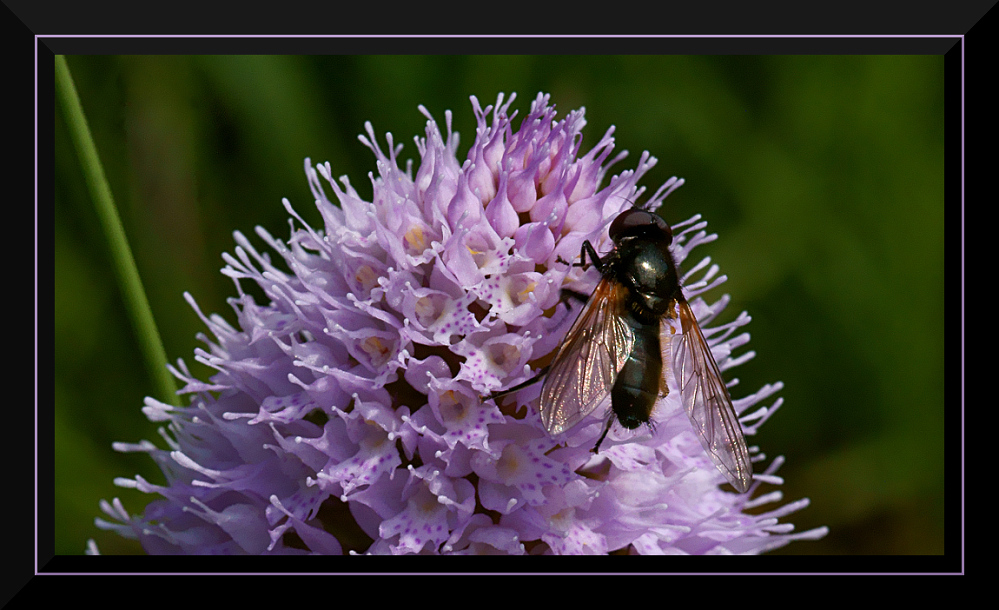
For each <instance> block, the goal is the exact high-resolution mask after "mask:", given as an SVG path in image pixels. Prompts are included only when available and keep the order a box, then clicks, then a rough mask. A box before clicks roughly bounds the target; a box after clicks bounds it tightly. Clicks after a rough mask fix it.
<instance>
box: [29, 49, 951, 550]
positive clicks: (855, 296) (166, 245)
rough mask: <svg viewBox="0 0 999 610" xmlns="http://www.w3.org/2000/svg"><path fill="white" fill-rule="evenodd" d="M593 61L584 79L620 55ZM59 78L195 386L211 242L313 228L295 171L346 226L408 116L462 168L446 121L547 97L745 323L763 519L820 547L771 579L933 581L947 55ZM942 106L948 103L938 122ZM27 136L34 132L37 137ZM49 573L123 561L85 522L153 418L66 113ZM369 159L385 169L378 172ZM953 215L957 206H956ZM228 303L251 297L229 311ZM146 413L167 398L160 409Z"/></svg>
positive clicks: (436, 62)
mask: <svg viewBox="0 0 999 610" xmlns="http://www.w3.org/2000/svg"><path fill="white" fill-rule="evenodd" d="M613 47H614V45H612V44H608V45H607V48H606V49H605V50H604V52H616V51H615V49H614V48H613ZM68 63H69V67H70V69H71V71H72V74H73V77H74V78H75V80H76V85H77V88H78V90H79V93H80V97H81V100H82V103H83V107H84V111H85V112H86V114H87V118H88V119H89V121H90V126H91V129H92V130H93V132H94V137H95V138H96V144H97V149H98V152H99V153H100V154H101V157H102V160H103V162H104V167H105V171H106V172H107V175H108V179H109V181H110V184H111V189H112V191H113V193H114V195H115V198H116V202H117V204H118V206H119V211H120V213H121V216H122V220H123V222H124V225H125V229H126V232H127V233H128V236H129V239H130V241H131V245H132V248H133V251H134V254H135V257H136V260H137V263H138V267H139V271H140V273H141V274H142V277H143V280H144V282H145V287H146V290H147V293H148V296H149V299H150V302H151V305H152V309H153V313H154V315H155V317H156V320H157V323H158V324H159V328H160V332H161V334H162V336H163V340H164V343H165V347H166V351H167V354H168V357H169V358H170V359H171V360H176V359H177V358H183V359H184V360H185V361H186V362H187V364H188V365H189V366H190V367H191V368H192V370H193V371H194V372H195V373H196V374H197V375H198V376H199V377H201V378H202V379H205V378H207V377H208V376H209V375H210V374H211V371H209V370H208V369H207V368H206V367H203V366H201V365H199V364H198V363H196V362H194V360H193V357H192V354H193V350H194V348H195V347H197V346H203V345H202V344H201V343H200V342H199V341H198V340H197V338H196V334H197V333H200V332H205V328H204V325H203V324H202V323H201V321H200V320H199V319H198V317H197V316H196V315H195V313H194V312H193V311H192V310H191V309H190V308H189V307H188V306H187V303H186V302H185V301H184V300H183V298H182V296H181V294H182V292H183V291H185V290H186V291H189V292H191V294H192V295H193V296H194V297H195V299H196V300H197V301H198V303H199V306H200V307H201V309H202V311H204V312H205V313H206V314H208V313H212V312H217V313H220V314H221V315H222V316H223V317H225V318H226V319H227V320H229V321H230V323H232V322H234V320H235V317H234V315H233V314H232V311H231V309H230V308H229V306H228V305H227V304H226V298H228V297H231V296H234V295H235V294H236V291H235V288H234V286H233V284H232V282H231V281H230V280H229V279H228V278H226V277H224V276H222V275H221V274H220V273H219V269H220V268H221V267H222V266H223V265H224V263H223V262H222V259H221V256H220V255H221V253H222V252H225V251H228V252H232V251H233V248H234V241H233V239H232V232H233V231H234V230H239V231H242V232H243V233H244V234H247V235H248V236H251V241H253V242H254V243H255V244H256V245H257V246H258V248H260V249H261V250H262V251H265V250H266V245H265V244H263V242H262V241H261V240H259V238H257V237H256V236H255V235H254V234H253V231H254V227H255V226H257V225H260V226H262V227H265V228H266V229H267V230H268V231H269V232H270V233H272V234H273V235H275V236H276V237H279V238H286V237H287V236H288V234H289V228H288V222H287V213H286V212H285V210H284V208H283V206H282V205H281V198H282V197H287V198H288V199H289V200H290V201H291V202H292V205H293V206H294V207H295V209H296V210H297V211H298V212H299V213H300V214H301V215H302V216H303V217H304V218H305V219H306V220H307V221H309V222H310V223H312V224H313V226H321V225H320V222H319V215H318V213H317V212H316V210H315V208H314V206H313V203H312V199H313V198H312V195H311V193H310V191H309V189H308V185H307V182H306V180H305V175H304V173H303V159H304V158H305V157H311V159H312V161H313V162H314V163H318V162H324V161H327V160H328V161H330V163H331V165H332V168H333V172H334V174H335V175H343V174H346V175H348V176H349V177H350V180H351V183H352V184H353V185H354V186H355V188H357V189H358V190H359V191H360V193H361V194H362V196H364V197H365V198H367V197H369V196H370V194H371V185H370V181H369V180H368V178H367V174H368V173H369V172H373V171H375V164H374V157H373V155H372V154H371V153H370V152H369V151H368V150H367V149H366V148H365V147H364V146H363V145H362V144H361V143H360V142H358V141H357V138H356V135H357V134H359V133H362V132H363V124H364V121H366V120H370V121H371V122H372V123H373V124H374V128H375V131H376V133H377V134H378V136H379V139H380V141H381V142H382V144H383V146H384V133H385V132H386V131H391V132H392V134H393V135H394V136H395V139H396V141H397V142H402V143H403V144H404V145H405V149H404V150H403V153H402V155H401V158H402V159H407V158H412V159H414V163H418V159H419V156H418V153H417V151H416V148H415V145H414V144H413V140H412V138H413V136H415V135H421V136H422V135H423V130H424V126H425V122H426V119H425V118H424V117H423V115H422V114H420V113H419V112H418V111H417V108H416V107H417V105H418V104H423V105H424V106H426V107H427V109H428V110H429V111H430V112H431V113H432V114H433V116H434V117H435V118H436V119H437V121H438V123H439V124H440V125H441V127H442V129H443V128H444V112H445V110H448V109H450V110H452V111H453V113H454V119H453V125H454V129H455V130H456V131H458V132H459V133H460V134H461V137H462V139H461V142H462V145H461V146H460V148H459V153H460V154H459V156H460V157H461V158H464V154H465V153H466V152H467V150H468V147H469V146H470V144H471V143H472V142H473V141H474V137H475V131H474V126H475V123H474V119H473V114H472V111H471V106H470V104H469V102H468V96H469V95H470V94H474V95H476V96H477V97H478V98H479V100H480V102H481V103H482V104H483V105H486V104H493V103H495V99H496V94H497V93H498V92H500V91H503V92H507V93H510V92H517V94H518V98H517V101H515V102H514V104H513V106H512V108H514V109H518V110H519V114H518V120H517V121H516V122H515V124H516V125H519V119H520V118H523V117H524V116H525V115H526V114H527V112H528V109H529V106H530V101H531V100H532V99H533V98H534V96H535V95H536V94H537V93H538V91H544V92H548V93H551V94H552V101H553V102H554V103H555V104H556V105H557V108H558V109H559V111H560V112H559V117H562V116H564V114H565V113H566V112H567V111H569V110H572V109H575V108H578V107H579V106H585V107H586V117H587V120H588V126H587V127H586V129H585V130H584V139H583V150H584V151H585V150H589V148H590V147H592V146H593V145H594V144H595V143H596V142H597V141H598V140H599V138H600V137H601V135H602V134H603V133H604V131H605V130H606V129H607V127H608V126H610V125H616V127H617V130H616V132H615V137H616V139H617V145H616V148H615V151H620V150H622V149H627V150H629V151H630V152H631V154H630V155H629V157H628V158H627V159H625V160H624V161H622V162H620V163H619V164H617V165H616V166H615V167H614V169H613V173H619V172H620V171H622V170H625V169H632V168H634V166H635V163H636V162H637V159H638V157H639V155H640V154H641V152H642V151H643V150H649V151H650V152H651V153H652V154H653V155H654V156H656V157H657V158H658V159H659V164H658V165H657V166H656V168H655V169H654V170H653V171H652V172H650V173H649V174H647V175H646V177H645V178H644V179H643V184H644V185H646V186H647V187H648V189H649V192H650V193H651V192H653V191H655V189H656V188H657V187H658V186H659V185H660V184H661V183H662V182H664V181H665V180H666V179H668V178H669V177H670V176H672V175H677V176H681V177H683V178H685V179H686V184H685V186H683V187H682V188H681V189H679V190H678V191H677V192H675V193H674V194H673V195H671V196H670V197H669V198H668V199H667V205H666V206H665V207H664V209H663V211H662V214H663V215H664V216H665V217H666V218H667V219H668V220H669V221H671V222H674V223H675V222H677V221H679V220H683V219H686V218H688V217H690V216H691V215H693V214H695V213H701V214H703V215H704V218H705V219H706V220H707V221H708V222H709V229H710V230H712V231H714V232H717V233H718V234H719V239H718V241H716V242H714V243H712V244H710V245H707V246H701V247H699V248H698V249H697V250H695V259H698V260H699V258H700V257H703V256H711V257H712V259H713V261H714V262H716V263H718V264H719V265H720V266H721V269H722V272H723V273H725V274H727V275H728V276H729V281H728V282H727V283H726V284H725V285H724V286H723V287H722V288H721V289H717V290H716V291H715V292H714V293H712V294H711V295H710V296H711V297H713V298H717V297H718V296H720V294H721V293H722V292H727V293H729V294H731V295H732V299H733V300H732V303H731V304H730V305H729V307H728V308H727V309H726V311H725V312H724V314H723V317H722V319H721V321H723V322H724V321H728V320H731V319H733V318H734V317H735V316H736V315H737V314H738V313H739V312H740V311H742V310H747V311H748V312H749V313H750V315H752V316H753V322H752V323H751V324H750V325H749V326H748V327H747V329H748V331H749V332H750V333H751V335H752V341H751V342H750V344H749V346H748V348H749V349H752V350H755V351H756V352H757V357H756V358H755V359H753V360H751V361H750V362H748V363H746V364H744V365H741V366H739V367H738V368H737V369H735V370H734V374H736V375H737V376H738V377H739V378H740V380H741V383H740V385H739V386H738V388H736V390H735V391H734V394H735V395H736V396H741V395H744V394H746V393H749V392H751V391H755V390H756V389H757V388H758V387H759V386H761V385H762V384H765V383H769V382H774V381H778V380H780V381H783V382H784V384H785V389H784V390H783V391H782V392H781V394H780V395H781V396H783V398H784V400H785V404H784V406H783V407H781V409H780V410H779V411H778V412H777V414H776V415H775V416H774V417H773V418H772V419H771V420H770V421H769V422H767V423H766V425H764V427H763V428H762V430H761V432H760V434H759V435H758V436H757V437H755V438H750V439H749V441H750V444H758V445H760V447H761V448H762V450H763V451H764V452H765V453H766V454H767V455H768V457H769V458H771V459H772V458H773V457H776V456H777V455H784V456H786V457H787V463H786V464H785V465H784V467H783V468H782V469H781V470H780V471H779V472H778V474H779V475H782V476H784V477H785V479H786V482H785V484H784V485H783V486H782V487H781V489H782V490H783V492H784V494H785V500H786V501H794V500H797V499H799V498H801V497H808V498H811V500H812V505H811V506H810V507H808V508H807V509H805V510H803V511H800V512H798V513H795V514H793V515H791V516H789V517H787V518H786V519H785V521H789V522H792V523H794V524H795V525H796V526H797V529H798V530H804V529H809V528H812V527H817V526H821V525H826V526H828V527H829V528H830V533H829V535H828V536H827V537H826V538H824V539H823V540H821V541H817V542H799V543H794V544H792V545H791V546H789V547H786V548H785V549H782V550H780V551H778V553H803V554H942V553H943V544H944V542H943V540H944V538H943V522H944V508H943V507H944V501H943V495H944V491H943V490H944V451H943V446H944V442H943V438H944V382H943V371H944V332H943V327H944V324H945V319H944V209H945V208H944V92H945V87H944V63H945V60H944V57H943V56H942V55H933V54H930V55H798V56H782V55H682V56H669V55H616V56H610V55H582V56H580V55H516V56H514V55H490V56H485V55H478V56H470V55H434V56H418V55H415V56H414V55H408V56H402V55H399V56H393V55H377V56H375V55H335V56H299V55H280V56H273V55H239V56H226V55H204V56H190V55H134V56H120V55H73V56H70V57H68ZM948 100H950V98H948ZM45 119H46V117H44V116H42V117H40V118H39V121H43V120H45ZM52 119H53V120H54V121H55V146H56V148H55V160H54V168H55V176H56V182H55V191H54V192H55V213H54V220H55V227H54V238H55V239H54V247H55V284H54V286H55V316H54V320H53V322H54V328H55V350H54V365H55V368H54V372H55V384H54V399H55V408H56V411H55V415H56V417H55V447H56V453H55V494H56V495H55V500H56V507H55V517H56V518H55V544H56V546H55V550H56V553H57V554H80V553H82V552H83V550H84V548H85V545H86V541H87V539H88V538H94V539H95V540H96V541H97V543H98V546H99V548H100V549H101V552H102V553H105V554H119V553H135V552H141V549H140V548H139V546H138V545H137V544H135V543H132V542H130V541H126V540H122V539H121V538H120V537H118V536H117V535H115V534H111V533H107V532H102V531H100V530H98V529H97V528H96V527H95V526H94V524H93V520H94V517H96V516H98V515H99V514H100V511H99V508H98V501H99V500H100V499H101V498H104V499H108V500H110V499H111V498H113V497H115V496H119V497H121V498H122V499H123V501H124V503H125V506H126V507H127V508H128V509H129V510H130V511H133V512H135V511H139V510H140V509H141V506H142V505H143V503H144V502H146V501H147V500H149V499H150V498H149V497H147V496H145V495H144V494H141V493H139V492H135V491H133V490H128V489H121V488H118V487H115V486H114V485H113V480H114V478H115V477H119V476H127V477H132V476H134V475H135V474H136V473H139V474H141V475H142V476H143V477H146V478H148V479H150V480H152V481H154V482H161V481H162V476H161V475H160V473H159V471H158V469H157V468H155V467H154V466H153V464H152V461H151V460H150V459H149V458H148V457H147V456H145V455H144V454H127V455H123V454H119V453H116V452H114V451H113V450H112V449H111V443H112V442H114V441H127V442H137V441H138V440H140V439H149V440H152V441H153V442H156V443H157V444H159V445H161V446H162V445H163V441H162V439H160V438H159V436H158V434H157V431H156V429H157V426H156V425H154V424H152V423H150V422H149V421H147V420H146V419H145V417H144V416H143V415H142V413H141V411H140V408H141V407H142V399H143V397H144V396H146V395H148V394H150V393H152V392H153V390H152V386H151V383H150V382H149V377H148V374H147V372H146V371H145V369H144V367H143V364H142V361H141V358H140V354H139V351H138V348H137V346H136V344H135V341H134V338H133V333H132V330H131V328H130V326H129V323H128V321H127V318H126V315H125V312H124V310H123V307H122V304H121V298H120V296H119V292H118V289H117V286H116V283H115V279H114V276H113V273H112V271H111V265H110V262H109V259H108V256H107V250H106V246H105V244H104V241H103V238H102V236H101V233H100V230H99V226H98V224H97V220H96V217H95V215H94V212H93V206H92V204H91V203H90V201H89V196H88V193H87V191H86V188H85V185H84V181H83V177H82V174H81V172H80V169H79V162H78V160H77V157H76V154H75V152H74V150H73V148H72V146H71V145H70V142H69V140H68V137H67V135H66V132H65V127H64V124H63V120H62V114H61V108H59V107H56V108H55V116H53V117H52ZM383 150H384V148H383ZM953 204H954V205H959V202H953ZM244 287H245V285H244ZM159 398H162V397H159Z"/></svg>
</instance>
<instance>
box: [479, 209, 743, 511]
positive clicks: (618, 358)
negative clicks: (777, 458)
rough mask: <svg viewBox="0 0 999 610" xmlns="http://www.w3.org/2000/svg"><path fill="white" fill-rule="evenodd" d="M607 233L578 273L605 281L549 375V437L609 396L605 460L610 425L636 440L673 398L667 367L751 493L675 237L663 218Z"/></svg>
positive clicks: (718, 457) (640, 216)
mask: <svg viewBox="0 0 999 610" xmlns="http://www.w3.org/2000/svg"><path fill="white" fill-rule="evenodd" d="M608 232H609V235H610V238H611V240H612V241H613V242H614V249H613V250H611V251H610V252H609V253H608V254H606V255H605V256H603V257H600V256H599V255H597V252H596V250H595V249H594V248H593V246H592V245H591V244H590V242H589V241H584V242H583V247H582V250H581V251H580V262H579V263H577V264H576V266H581V267H585V266H586V258H587V256H588V257H589V259H590V262H591V263H592V264H593V265H595V266H596V268H597V270H599V271H600V275H601V279H600V282H599V283H598V284H597V287H596V288H595V289H594V291H593V293H592V294H591V295H590V297H589V299H588V300H587V301H586V305H585V306H584V307H583V310H582V311H581V312H580V314H579V317H577V318H576V321H575V322H574V323H573V325H572V327H571V328H570V329H569V332H568V334H567V335H566V338H565V341H564V342H563V343H562V345H561V347H560V348H559V350H558V352H557V353H556V354H555V358H554V359H553V360H552V363H551V365H550V366H549V367H548V368H547V374H546V375H545V381H544V385H543V386H542V390H541V420H542V422H543V423H544V426H545V428H546V429H547V430H548V432H549V434H551V435H552V436H554V435H557V434H560V433H562V432H564V431H566V430H568V429H570V428H572V427H573V426H575V425H576V424H578V423H579V422H580V421H582V420H583V419H584V418H585V417H586V416H587V415H589V414H590V413H592V412H593V410H594V409H596V408H597V406H599V405H600V403H601V402H603V400H604V399H605V398H606V397H607V394H608V393H609V394H610V396H611V411H612V415H611V416H609V417H608V419H607V425H606V426H605V427H604V430H603V433H602V434H601V435H600V438H599V439H598V440H597V444H596V446H595V447H594V451H599V449H600V443H602V442H603V440H604V438H605V437H606V436H607V432H608V431H609V430H610V426H611V424H612V423H613V420H614V417H616V418H617V420H618V422H619V423H620V424H621V425H622V426H624V427H625V428H628V429H630V430H634V429H636V428H638V427H640V426H641V425H642V424H648V423H649V419H650V417H651V414H652V409H653V407H654V406H655V404H656V402H657V401H658V400H659V398H660V396H665V395H666V393H667V392H668V389H667V387H666V373H667V370H668V369H667V367H666V366H664V363H669V365H671V366H672V367H673V373H674V376H675V377H676V380H677V382H678V384H679V386H680V396H681V402H682V403H683V406H684V409H685V410H686V412H687V415H688V416H689V418H690V422H691V424H693V427H694V431H695V432H696V433H697V436H698V439H699V440H700V442H701V445H703V446H704V449H705V450H706V451H707V453H708V456H709V457H710V458H711V461H712V462H714V464H715V465H716V466H717V467H718V469H719V470H720V471H721V472H722V474H724V475H725V477H726V478H727V479H728V482H729V483H731V484H732V486H733V487H735V489H736V490H738V491H739V493H743V492H745V491H746V490H748V489H749V485H750V483H751V481H752V466H751V464H750V461H749V451H748V450H747V448H746V441H745V439H744V438H743V435H742V428H741V427H740V425H739V419H738V416H737V415H736V412H735V408H734V407H733V405H732V398H731V397H730V396H729V393H728V389H727V388H726V387H725V382H724V381H722V377H721V372H720V371H719V370H718V364H717V363H716V362H715V359H714V356H712V354H711V349H710V348H709V347H708V344H707V341H705V339H704V335H703V334H701V329H700V327H699V326H698V324H697V319H696V318H695V317H694V313H693V312H692V311H691V309H690V305H689V304H688V303H687V301H686V299H685V298H684V296H683V293H682V292H681V289H680V280H679V277H678V274H677V265H676V261H675V260H674V259H673V255H672V254H671V253H670V250H669V246H670V244H671V243H672V241H673V232H672V230H671V229H670V227H669V225H668V224H667V223H666V222H665V221H664V220H663V219H662V218H660V217H659V216H656V215H655V214H653V213H651V212H648V211H646V210H642V209H640V208H632V209H629V210H627V211H625V212H622V213H621V214H620V215H618V217H617V218H615V219H614V221H613V222H612V223H611V226H610V229H609V231H608ZM676 319H679V322H680V329H681V331H682V334H681V336H680V338H679V340H678V341H675V342H674V340H673V332H674V331H673V327H672V325H671V324H670V322H669V321H670V320H676ZM674 346H675V348H676V349H675V351H672V349H671V348H672V347H674ZM671 352H672V353H671ZM671 356H672V358H671ZM542 374H545V372H544V371H542ZM532 381H534V380H532ZM529 383H531V381H529V382H527V383H524V384H521V385H520V386H517V387H515V388H511V389H510V390H506V391H503V392H500V393H498V394H494V395H493V397H495V396H498V395H502V394H507V393H510V392H513V391H515V390H518V389H520V388H521V387H523V386H525V385H527V384H529Z"/></svg>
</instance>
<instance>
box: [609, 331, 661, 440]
mask: <svg viewBox="0 0 999 610" xmlns="http://www.w3.org/2000/svg"><path fill="white" fill-rule="evenodd" d="M629 321H630V322H631V324H632V330H633V332H634V338H635V342H634V344H633V345H632V347H631V353H630V354H629V355H628V358H627V359H626V360H625V361H624V366H623V367H621V371H620V372H619V373H618V375H617V379H616V380H615V382H614V387H613V388H612V389H611V409H613V410H614V415H616V416H617V420H618V421H619V422H621V425H622V426H624V427H625V428H628V429H630V430H634V429H635V428H638V427H639V426H641V425H642V424H645V423H648V421H649V417H650V416H651V414H652V407H654V406H655V404H656V400H657V399H658V398H659V380H660V378H661V376H662V370H663V359H662V349H661V346H660V343H659V324H642V323H640V322H638V321H637V320H634V319H633V318H630V319H629Z"/></svg>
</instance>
